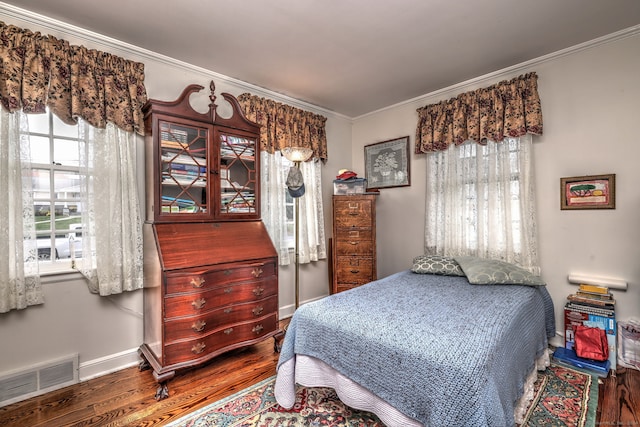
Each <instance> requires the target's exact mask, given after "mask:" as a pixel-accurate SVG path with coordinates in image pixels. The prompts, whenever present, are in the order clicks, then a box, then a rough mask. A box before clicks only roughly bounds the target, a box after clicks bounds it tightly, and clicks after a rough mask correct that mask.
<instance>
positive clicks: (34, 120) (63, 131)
mask: <svg viewBox="0 0 640 427" xmlns="http://www.w3.org/2000/svg"><path fill="white" fill-rule="evenodd" d="M28 123H29V130H28V134H29V143H30V148H31V167H32V184H33V204H34V206H33V209H34V215H35V223H36V235H37V244H38V259H39V263H40V271H41V272H44V273H46V272H51V271H59V270H64V269H68V268H71V261H72V260H73V259H74V258H75V257H77V256H81V244H80V243H81V242H80V240H81V239H82V225H81V214H82V204H81V199H80V196H81V194H80V182H81V179H82V176H81V174H80V150H81V148H82V142H81V141H80V139H79V138H78V127H77V126H70V125H67V124H65V123H63V122H62V121H61V120H60V119H58V118H57V117H56V116H55V115H54V114H51V113H50V112H49V111H47V113H46V114H31V115H29V116H28Z"/></svg>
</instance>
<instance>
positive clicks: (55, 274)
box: [40, 262, 83, 284]
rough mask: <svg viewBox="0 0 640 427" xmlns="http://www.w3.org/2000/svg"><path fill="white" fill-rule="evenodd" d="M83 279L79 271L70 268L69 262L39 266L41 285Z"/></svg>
mask: <svg viewBox="0 0 640 427" xmlns="http://www.w3.org/2000/svg"><path fill="white" fill-rule="evenodd" d="M81 277H83V276H82V273H80V271H78V270H76V269H73V268H71V262H60V263H56V265H47V266H44V267H43V266H40V279H41V281H42V283H43V284H45V283H56V282H68V281H69V280H77V279H79V278H81Z"/></svg>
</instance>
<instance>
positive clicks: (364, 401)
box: [274, 350, 550, 427]
mask: <svg viewBox="0 0 640 427" xmlns="http://www.w3.org/2000/svg"><path fill="white" fill-rule="evenodd" d="M549 360H550V359H549V351H548V350H547V351H545V352H544V353H543V354H542V355H541V356H540V357H539V358H538V359H537V360H536V366H535V367H534V369H532V371H531V372H530V373H529V375H528V376H527V380H526V382H525V386H524V392H523V394H522V397H521V398H520V400H519V401H518V404H517V405H516V407H515V409H514V418H515V421H516V423H518V424H520V423H521V422H522V420H523V418H524V415H525V413H526V411H527V408H528V406H529V403H530V402H531V400H532V399H533V384H534V383H535V381H536V378H537V376H538V375H537V371H538V370H541V371H544V370H545V368H546V367H547V366H549ZM296 383H297V384H300V385H302V386H305V387H331V388H333V389H334V390H335V391H336V394H337V395H338V397H339V398H340V400H341V401H342V402H343V403H344V404H346V405H348V406H350V407H352V408H355V409H360V410H363V411H368V412H372V413H374V414H376V415H377V416H378V418H380V420H381V421H382V422H383V423H384V424H385V425H386V426H387V427H424V426H423V424H422V423H421V422H419V421H416V420H415V419H413V418H409V417H408V416H406V415H405V414H403V413H402V412H400V411H398V410H397V409H396V408H394V407H393V406H391V405H389V404H388V403H387V402H385V401H384V400H382V399H380V398H379V397H377V396H376V395H375V394H373V393H371V392H370V391H369V390H367V389H365V388H364V387H362V386H360V385H359V384H357V383H355V382H354V381H352V380H350V379H349V378H347V377H345V376H344V375H342V374H341V373H339V372H338V371H336V370H335V369H333V368H332V367H330V366H329V365H327V364H326V363H324V362H323V361H321V360H319V359H316V358H314V357H311V356H304V355H300V354H298V355H296V356H295V357H293V358H291V359H289V360H287V361H286V362H285V363H283V364H282V365H281V366H280V369H279V370H278V375H277V377H276V384H275V389H274V392H275V397H276V400H277V401H278V404H280V406H282V407H284V408H292V407H293V405H294V403H295V401H296V388H295V385H296Z"/></svg>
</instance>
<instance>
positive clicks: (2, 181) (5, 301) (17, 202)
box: [0, 107, 44, 313]
mask: <svg viewBox="0 0 640 427" xmlns="http://www.w3.org/2000/svg"><path fill="white" fill-rule="evenodd" d="M27 131H28V122H27V117H26V115H25V114H23V113H22V112H20V111H16V112H14V113H9V112H8V111H7V110H6V109H5V108H4V107H0V194H2V197H3V201H2V203H0V252H1V253H2V256H0V313H6V312H8V311H10V310H15V309H23V308H26V307H28V306H30V305H36V304H42V303H43V302H44V296H43V292H42V286H41V283H40V275H39V271H38V249H37V246H36V230H35V222H34V213H33V191H32V186H31V184H32V181H31V167H30V163H31V159H30V157H31V156H30V148H29V136H28V134H27Z"/></svg>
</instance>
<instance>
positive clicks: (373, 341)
mask: <svg viewBox="0 0 640 427" xmlns="http://www.w3.org/2000/svg"><path fill="white" fill-rule="evenodd" d="M554 334H555V318H554V308H553V302H552V300H551V297H550V295H549V293H548V292H547V290H546V287H545V286H544V282H542V280H541V279H540V277H538V276H534V275H532V274H530V273H528V272H527V271H525V270H523V269H520V268H518V267H516V266H514V265H512V264H508V263H504V262H500V261H495V260H485V259H481V258H474V257H456V258H448V257H436V256H420V257H416V259H414V262H413V265H412V268H411V269H410V270H406V271H402V272H399V273H396V274H393V275H391V276H389V277H386V278H384V279H380V280H377V281H374V282H371V283H368V284H366V285H363V286H360V287H358V288H354V289H352V290H349V291H346V292H342V293H339V294H334V295H331V296H329V297H327V298H324V299H322V300H319V301H315V302H312V303H308V304H305V305H303V306H301V307H300V308H299V309H298V310H297V311H296V312H295V314H294V316H293V317H292V319H291V322H290V324H289V326H288V328H287V332H286V335H285V339H284V342H283V345H282V349H281V354H280V358H279V361H278V367H277V370H278V372H277V377H276V386H275V395H276V399H277V401H278V403H279V404H280V405H281V406H283V407H285V408H291V407H292V406H293V405H294V403H295V387H296V383H298V384H301V385H304V386H311V387H313V386H329V387H333V388H335V389H336V391H337V393H338V396H339V397H340V399H341V400H342V401H343V402H344V403H345V404H347V405H350V406H352V407H355V408H358V409H365V410H369V411H371V412H374V413H376V414H377V415H378V416H379V417H380V419H381V420H382V421H383V422H384V423H385V424H386V425H388V426H403V427H407V426H423V425H424V426H510V425H514V424H515V423H516V417H517V412H518V411H517V407H518V402H519V400H520V399H521V398H522V397H523V393H524V391H525V388H526V384H527V382H529V385H531V382H532V381H533V380H534V379H535V370H536V363H538V365H539V364H540V363H544V362H545V361H546V360H548V353H547V349H548V339H549V338H550V337H552V336H553V335H554ZM538 367H539V366H538Z"/></svg>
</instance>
